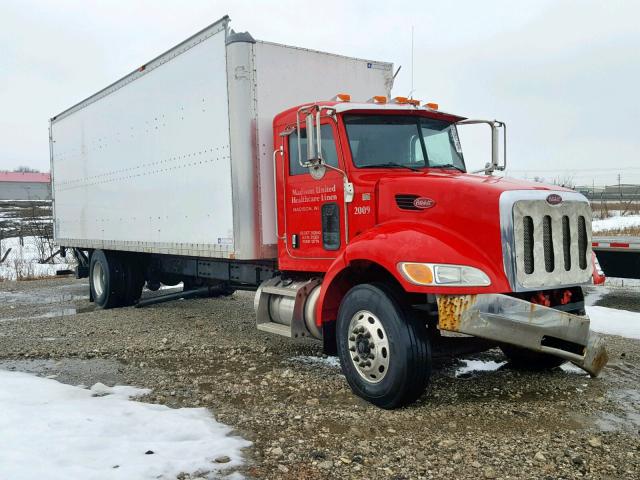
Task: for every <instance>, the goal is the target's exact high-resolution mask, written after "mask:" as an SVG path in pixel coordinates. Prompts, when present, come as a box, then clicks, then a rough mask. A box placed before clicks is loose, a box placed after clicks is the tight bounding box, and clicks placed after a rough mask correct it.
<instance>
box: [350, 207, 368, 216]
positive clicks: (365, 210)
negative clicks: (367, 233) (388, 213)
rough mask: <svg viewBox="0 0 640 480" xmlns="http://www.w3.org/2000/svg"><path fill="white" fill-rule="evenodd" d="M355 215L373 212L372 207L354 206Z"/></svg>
mask: <svg viewBox="0 0 640 480" xmlns="http://www.w3.org/2000/svg"><path fill="white" fill-rule="evenodd" d="M353 213H354V214H355V215H368V214H370V213H371V207H369V206H366V207H354V212H353Z"/></svg>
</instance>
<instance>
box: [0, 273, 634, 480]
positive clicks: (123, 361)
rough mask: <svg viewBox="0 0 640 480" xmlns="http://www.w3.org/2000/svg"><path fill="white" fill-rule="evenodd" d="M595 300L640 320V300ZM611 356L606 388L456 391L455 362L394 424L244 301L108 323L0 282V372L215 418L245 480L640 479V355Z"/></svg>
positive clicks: (30, 288) (476, 385)
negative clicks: (260, 327)
mask: <svg viewBox="0 0 640 480" xmlns="http://www.w3.org/2000/svg"><path fill="white" fill-rule="evenodd" d="M602 292H604V293H602ZM149 294H150V292H147V295H149ZM598 297H599V298H598ZM593 298H594V299H596V298H597V302H598V304H601V305H605V306H608V307H612V308H625V309H628V310H636V311H640V290H638V288H637V287H611V288H608V289H607V290H604V291H601V294H600V295H595V296H593ZM607 341H608V350H609V356H610V363H609V365H608V366H607V367H606V369H605V370H604V372H603V374H602V376H601V377H599V378H597V379H591V378H589V377H588V376H586V375H584V374H583V373H581V372H580V371H579V370H577V369H571V368H566V367H565V368H564V369H556V370H555V371H551V372H546V373H523V372H518V371H515V370H513V369H511V368H509V365H508V364H505V365H503V366H502V367H501V368H499V369H498V370H496V371H484V372H475V373H468V374H465V375H462V376H456V371H457V369H458V367H460V366H461V365H463V362H462V361H461V360H450V361H446V362H440V363H438V364H437V365H435V368H434V374H433V377H432V381H431V385H430V387H429V389H428V391H427V392H426V393H425V395H423V397H422V398H421V399H420V400H419V401H418V402H417V403H416V404H414V405H411V406H409V407H407V408H404V409H401V410H397V411H384V410H380V409H377V408H375V407H373V406H371V405H369V404H367V403H365V402H363V401H362V400H360V399H358V398H357V397H355V396H354V395H353V394H352V393H351V391H350V389H349V387H348V385H347V383H346V381H345V379H344V377H343V376H342V374H341V371H340V368H339V366H338V363H337V361H336V360H335V359H332V358H323V357H322V353H321V346H320V344H319V343H315V342H312V341H291V340H288V339H284V338H279V337H272V336H268V335H267V334H265V333H261V332H259V331H257V330H256V328H255V324H254V313H253V304H252V296H251V295H250V294H248V293H236V294H234V295H233V296H231V297H228V298H219V299H196V300H179V301H173V302H168V303H164V304H159V305H155V306H151V307H146V308H140V309H136V308H124V309H117V310H109V311H100V310H94V309H93V305H92V304H91V303H89V301H88V284H87V282H86V280H74V279H52V280H41V281H31V282H1V283H0V368H5V369H13V370H20V371H28V372H34V373H36V374H38V375H46V376H49V375H55V376H56V378H57V380H59V381H62V382H66V383H70V384H83V385H91V384H93V383H95V382H98V381H100V382H103V383H106V384H109V385H112V384H116V383H117V384H129V385H136V386H141V387H149V388H152V389H153V392H152V393H151V394H150V395H149V396H148V397H147V398H145V399H144V400H145V401H151V402H157V403H163V404H167V405H170V406H175V407H178V406H206V407H209V408H211V409H212V411H213V413H214V415H215V417H216V418H217V419H218V420H219V421H221V422H223V423H226V424H229V425H231V426H233V427H234V428H235V430H236V431H237V432H238V433H239V434H240V435H242V436H244V437H245V438H247V439H249V440H251V441H252V442H253V446H252V447H251V448H249V449H247V450H246V452H245V455H246V467H244V468H243V469H241V470H240V472H239V473H241V474H243V475H245V476H246V477H248V478H257V479H266V478H269V479H342V478H353V479H379V478H380V479H414V478H416V479H420V478H424V479H426V478H433V479H439V478H449V479H454V478H455V479H477V478H544V479H558V478H594V479H595V478H598V479H600V478H611V479H614V478H616V479H617V478H629V479H633V478H640V385H639V383H638V381H639V379H640V373H639V370H638V368H639V367H640V341H638V340H631V339H625V338H621V337H613V336H609V337H607ZM472 358H474V359H479V360H494V361H497V362H503V361H504V357H503V356H502V354H501V353H500V351H499V350H492V351H489V352H486V353H483V354H481V355H476V356H474V357H472ZM185 473H187V474H188V473H189V472H185ZM184 478H190V476H189V475H185V476H184Z"/></svg>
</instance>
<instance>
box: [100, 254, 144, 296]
mask: <svg viewBox="0 0 640 480" xmlns="http://www.w3.org/2000/svg"><path fill="white" fill-rule="evenodd" d="M89 285H90V288H91V295H92V296H93V299H94V302H95V303H96V305H97V306H98V307H99V308H117V307H123V306H129V305H133V304H134V303H136V302H137V301H138V300H139V299H140V296H141V295H142V287H143V285H144V274H143V271H142V268H141V266H140V265H139V263H138V262H137V261H136V258H135V257H134V256H133V255H127V254H122V253H118V252H108V251H103V250H95V251H94V252H93V255H91V262H90V264H89Z"/></svg>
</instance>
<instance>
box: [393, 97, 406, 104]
mask: <svg viewBox="0 0 640 480" xmlns="http://www.w3.org/2000/svg"><path fill="white" fill-rule="evenodd" d="M391 103H400V104H405V103H409V99H408V98H407V97H394V98H393V99H392V100H391Z"/></svg>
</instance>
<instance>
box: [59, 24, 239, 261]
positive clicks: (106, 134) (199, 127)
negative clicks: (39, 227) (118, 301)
mask: <svg viewBox="0 0 640 480" xmlns="http://www.w3.org/2000/svg"><path fill="white" fill-rule="evenodd" d="M226 26H227V21H226V20H225V19H223V21H221V22H218V23H217V24H214V25H212V26H211V27H209V28H208V29H205V30H203V32H200V34H197V35H196V36H194V37H192V38H191V39H189V40H187V41H185V42H183V43H182V44H180V45H178V46H177V47H175V48H174V49H172V50H170V51H168V52H167V53H165V54H163V55H162V56H160V57H158V58H157V59H155V60H153V61H152V62H150V63H149V64H147V65H146V66H145V67H141V69H140V70H139V71H138V72H134V73H133V74H131V75H129V76H127V77H125V78H123V79H122V80H120V81H119V82H116V83H115V84H113V85H112V86H111V87H107V89H105V90H103V91H102V92H99V93H98V94H96V95H94V97H90V98H89V99H87V100H85V101H84V102H82V103H81V104H79V105H77V106H76V107H73V108H72V109H70V110H68V111H66V112H63V113H62V114H60V115H59V116H57V117H55V118H54V119H52V121H51V135H52V145H51V146H52V168H53V172H54V183H53V190H54V198H55V218H56V220H55V237H56V242H57V243H58V244H60V245H64V246H77V247H83V248H101V249H115V250H132V251H140V252H155V253H172V254H181V255H202V256H209V257H229V256H232V254H233V251H234V245H233V214H232V212H233V205H232V194H231V188H232V185H231V159H230V140H229V102H228V96H227V68H226V46H225V39H226Z"/></svg>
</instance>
